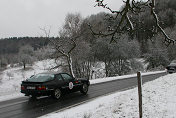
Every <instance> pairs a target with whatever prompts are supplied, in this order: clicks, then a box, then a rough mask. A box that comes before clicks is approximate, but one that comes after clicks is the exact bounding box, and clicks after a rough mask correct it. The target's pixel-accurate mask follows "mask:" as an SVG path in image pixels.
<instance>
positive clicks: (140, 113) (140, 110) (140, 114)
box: [137, 72, 142, 118]
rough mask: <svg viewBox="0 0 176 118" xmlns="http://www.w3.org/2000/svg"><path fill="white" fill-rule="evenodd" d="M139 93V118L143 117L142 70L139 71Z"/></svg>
mask: <svg viewBox="0 0 176 118" xmlns="http://www.w3.org/2000/svg"><path fill="white" fill-rule="evenodd" d="M137 80H138V95H139V118H142V77H141V72H137Z"/></svg>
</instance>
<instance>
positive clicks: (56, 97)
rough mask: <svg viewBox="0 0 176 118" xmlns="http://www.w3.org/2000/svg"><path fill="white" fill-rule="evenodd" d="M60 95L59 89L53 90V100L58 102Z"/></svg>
mask: <svg viewBox="0 0 176 118" xmlns="http://www.w3.org/2000/svg"><path fill="white" fill-rule="evenodd" d="M61 95H62V92H61V90H60V89H55V90H54V92H53V95H52V96H53V97H54V98H55V99H57V100H58V99H60V98H61Z"/></svg>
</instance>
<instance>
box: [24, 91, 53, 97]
mask: <svg viewBox="0 0 176 118" xmlns="http://www.w3.org/2000/svg"><path fill="white" fill-rule="evenodd" d="M52 92H53V91H52V90H40V91H39V90H21V93H24V94H25V96H29V95H35V96H43V95H51V94H52Z"/></svg>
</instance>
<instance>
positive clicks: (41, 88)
mask: <svg viewBox="0 0 176 118" xmlns="http://www.w3.org/2000/svg"><path fill="white" fill-rule="evenodd" d="M37 89H38V90H46V86H39V87H38V88H37Z"/></svg>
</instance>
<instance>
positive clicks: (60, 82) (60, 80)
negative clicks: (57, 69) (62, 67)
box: [55, 74, 65, 89]
mask: <svg viewBox="0 0 176 118" xmlns="http://www.w3.org/2000/svg"><path fill="white" fill-rule="evenodd" d="M55 78H56V83H55V88H62V89H65V88H64V83H65V82H64V80H63V78H62V76H61V74H56V75H55Z"/></svg>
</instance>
